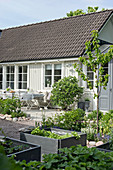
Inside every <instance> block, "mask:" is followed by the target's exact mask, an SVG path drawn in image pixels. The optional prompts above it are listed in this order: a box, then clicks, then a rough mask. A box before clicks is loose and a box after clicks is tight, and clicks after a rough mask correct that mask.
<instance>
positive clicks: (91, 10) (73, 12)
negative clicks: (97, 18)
mask: <svg viewBox="0 0 113 170" xmlns="http://www.w3.org/2000/svg"><path fill="white" fill-rule="evenodd" d="M98 8H99V7H90V6H89V7H88V9H87V12H84V11H83V10H82V9H77V10H76V11H70V12H69V13H67V14H66V15H67V17H71V16H76V15H82V14H86V13H92V12H97V10H98ZM103 10H105V8H102V9H101V11H103Z"/></svg>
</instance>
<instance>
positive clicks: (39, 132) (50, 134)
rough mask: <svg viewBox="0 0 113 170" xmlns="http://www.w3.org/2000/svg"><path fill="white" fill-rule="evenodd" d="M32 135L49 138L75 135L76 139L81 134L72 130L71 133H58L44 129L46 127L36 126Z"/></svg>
mask: <svg viewBox="0 0 113 170" xmlns="http://www.w3.org/2000/svg"><path fill="white" fill-rule="evenodd" d="M31 134H32V135H39V136H45V137H48V138H54V139H64V138H68V137H72V136H74V137H75V138H76V139H79V138H80V136H79V135H78V133H77V132H71V133H67V134H65V135H58V134H56V133H53V132H50V131H47V130H44V129H42V130H41V129H40V128H39V127H37V128H35V129H34V130H33V131H32V132H31Z"/></svg>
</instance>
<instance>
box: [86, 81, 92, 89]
mask: <svg viewBox="0 0 113 170" xmlns="http://www.w3.org/2000/svg"><path fill="white" fill-rule="evenodd" d="M90 82H91V89H93V81H90ZM87 88H89V86H88V84H87Z"/></svg>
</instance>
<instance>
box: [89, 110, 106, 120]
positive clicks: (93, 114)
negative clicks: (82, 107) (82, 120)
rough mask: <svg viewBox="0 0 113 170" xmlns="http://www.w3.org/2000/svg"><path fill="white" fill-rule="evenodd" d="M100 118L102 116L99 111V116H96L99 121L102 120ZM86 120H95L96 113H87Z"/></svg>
mask: <svg viewBox="0 0 113 170" xmlns="http://www.w3.org/2000/svg"><path fill="white" fill-rule="evenodd" d="M102 116H103V112H101V111H99V115H98V118H99V120H100V119H101V118H102ZM88 119H90V120H93V119H97V111H96V110H94V111H92V113H89V114H88Z"/></svg>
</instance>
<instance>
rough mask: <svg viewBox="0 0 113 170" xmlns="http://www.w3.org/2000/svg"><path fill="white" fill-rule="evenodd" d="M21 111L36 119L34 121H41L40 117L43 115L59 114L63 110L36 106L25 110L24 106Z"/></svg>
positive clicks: (52, 115)
mask: <svg viewBox="0 0 113 170" xmlns="http://www.w3.org/2000/svg"><path fill="white" fill-rule="evenodd" d="M22 111H23V112H24V113H26V114H27V115H28V116H30V118H31V119H32V120H34V121H35V120H36V121H39V122H41V121H42V117H43V115H44V116H45V118H47V117H50V116H51V117H54V116H55V114H59V113H61V112H63V111H60V109H41V110H40V109H37V108H34V109H33V108H32V109H30V110H26V108H25V107H22Z"/></svg>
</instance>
